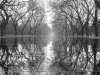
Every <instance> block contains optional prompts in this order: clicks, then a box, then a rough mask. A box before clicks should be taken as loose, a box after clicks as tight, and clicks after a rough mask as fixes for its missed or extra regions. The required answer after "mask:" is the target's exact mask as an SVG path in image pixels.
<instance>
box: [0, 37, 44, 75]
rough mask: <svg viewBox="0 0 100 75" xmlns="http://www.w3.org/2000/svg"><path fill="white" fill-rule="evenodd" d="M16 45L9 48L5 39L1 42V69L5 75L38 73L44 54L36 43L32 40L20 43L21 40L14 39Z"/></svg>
mask: <svg viewBox="0 0 100 75" xmlns="http://www.w3.org/2000/svg"><path fill="white" fill-rule="evenodd" d="M13 39H14V40H13V41H14V43H12V44H13V45H12V46H11V47H9V46H7V45H6V43H7V42H5V39H1V41H0V68H2V69H3V71H4V73H5V75H20V74H22V73H23V74H24V71H27V72H31V73H32V71H33V70H35V71H37V70H38V68H39V66H40V64H41V63H42V61H43V52H42V50H41V48H40V46H38V44H35V43H34V40H31V39H32V38H28V39H29V40H30V41H29V40H28V41H25V40H22V41H19V40H18V39H19V38H13Z"/></svg>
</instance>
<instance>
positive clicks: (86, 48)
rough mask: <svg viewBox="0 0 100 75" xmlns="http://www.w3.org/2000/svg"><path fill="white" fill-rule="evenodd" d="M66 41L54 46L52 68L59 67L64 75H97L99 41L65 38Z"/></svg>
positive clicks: (99, 56) (99, 64) (99, 57)
mask: <svg viewBox="0 0 100 75" xmlns="http://www.w3.org/2000/svg"><path fill="white" fill-rule="evenodd" d="M68 39H69V40H68ZM73 39H74V40H73ZM66 40H67V41H62V44H61V45H59V46H55V48H54V49H55V54H56V57H55V60H54V63H53V64H52V67H53V68H54V66H56V67H59V68H60V69H61V70H62V72H64V75H66V74H69V75H86V74H87V75H90V73H91V74H93V75H99V74H100V73H99V72H98V71H100V53H99V44H100V42H99V41H100V40H99V39H87V38H66ZM63 43H64V44H63ZM68 43H69V44H68ZM61 70H60V71H61ZM57 73H59V72H57ZM59 75H61V74H59Z"/></svg>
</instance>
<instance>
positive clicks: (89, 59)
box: [0, 36, 100, 75]
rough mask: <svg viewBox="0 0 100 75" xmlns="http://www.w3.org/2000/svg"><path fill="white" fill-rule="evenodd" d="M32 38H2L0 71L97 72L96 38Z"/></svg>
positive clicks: (36, 74)
mask: <svg viewBox="0 0 100 75" xmlns="http://www.w3.org/2000/svg"><path fill="white" fill-rule="evenodd" d="M32 38H33V36H31V37H23V38H22V37H18V38H17V37H16V38H11V39H10V38H1V40H0V74H1V75H3V74H4V75H5V74H10V75H16V74H18V75H92V74H93V75H99V71H100V70H99V68H100V66H99V65H100V51H99V50H100V40H99V39H92V38H85V37H84V38H81V37H70V38H69V37H65V38H64V39H63V37H54V36H53V38H56V40H53V39H49V41H48V42H47V41H44V40H40V38H42V37H38V38H37V37H34V39H35V40H34V39H32ZM45 38H48V36H47V37H46V36H45ZM50 38H51V37H50ZM57 39H58V40H57ZM46 42H47V43H46Z"/></svg>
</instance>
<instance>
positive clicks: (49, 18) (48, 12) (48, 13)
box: [40, 0, 53, 28]
mask: <svg viewBox="0 0 100 75" xmlns="http://www.w3.org/2000/svg"><path fill="white" fill-rule="evenodd" d="M40 2H41V3H42V4H43V7H44V10H45V15H46V17H45V23H47V25H48V26H49V27H50V28H52V23H51V22H52V20H53V13H52V10H51V8H50V5H49V2H50V0H40Z"/></svg>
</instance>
